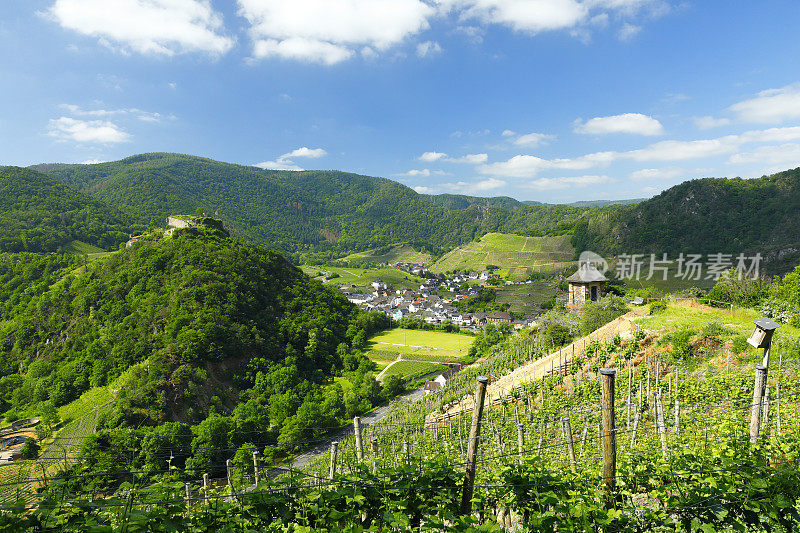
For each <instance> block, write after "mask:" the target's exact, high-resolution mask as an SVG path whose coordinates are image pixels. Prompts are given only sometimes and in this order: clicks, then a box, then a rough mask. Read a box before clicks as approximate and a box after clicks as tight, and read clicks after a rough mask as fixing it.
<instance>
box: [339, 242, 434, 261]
mask: <svg viewBox="0 0 800 533" xmlns="http://www.w3.org/2000/svg"><path fill="white" fill-rule="evenodd" d="M378 250H380V249H377V250H367V251H365V252H358V253H355V254H350V255H348V256H347V257H343V258H342V261H352V260H363V259H366V260H367V261H372V262H374V263H397V262H401V263H417V264H420V265H429V264H431V263H433V256H432V255H431V254H428V253H425V252H418V251H417V250H415V249H414V248H413V247H411V246H410V245H408V244H396V245H394V246H392V247H391V248H390V249H389V251H387V252H385V253H382V254H377V253H376V252H377V251H378Z"/></svg>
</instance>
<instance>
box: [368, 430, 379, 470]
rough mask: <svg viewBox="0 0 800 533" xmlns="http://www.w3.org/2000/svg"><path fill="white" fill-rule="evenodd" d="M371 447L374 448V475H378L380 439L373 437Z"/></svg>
mask: <svg viewBox="0 0 800 533" xmlns="http://www.w3.org/2000/svg"><path fill="white" fill-rule="evenodd" d="M369 443H370V446H371V447H372V474H373V475H375V474H377V473H378V439H377V437H372V440H371V441H369Z"/></svg>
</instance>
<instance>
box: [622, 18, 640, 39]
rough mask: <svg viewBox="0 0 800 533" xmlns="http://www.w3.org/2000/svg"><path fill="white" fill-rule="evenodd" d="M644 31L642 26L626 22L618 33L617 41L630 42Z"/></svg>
mask: <svg viewBox="0 0 800 533" xmlns="http://www.w3.org/2000/svg"><path fill="white" fill-rule="evenodd" d="M641 31H642V27H641V26H636V25H635V24H630V23H628V22H626V23H625V24H623V25H622V27H621V28H620V29H619V31H617V39H619V40H620V41H622V42H629V41H632V40H633V38H634V37H636V36H637V35H639V32H641Z"/></svg>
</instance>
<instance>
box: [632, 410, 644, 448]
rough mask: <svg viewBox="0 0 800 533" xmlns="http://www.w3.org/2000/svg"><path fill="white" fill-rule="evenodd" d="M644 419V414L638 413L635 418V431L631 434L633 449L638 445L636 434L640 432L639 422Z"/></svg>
mask: <svg viewBox="0 0 800 533" xmlns="http://www.w3.org/2000/svg"><path fill="white" fill-rule="evenodd" d="M641 418H642V412H641V411H636V414H635V415H634V416H633V431H632V432H631V448H633V445H634V444H636V433H637V432H638V431H639V420H641Z"/></svg>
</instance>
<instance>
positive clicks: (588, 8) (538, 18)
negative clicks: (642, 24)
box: [437, 0, 666, 42]
mask: <svg viewBox="0 0 800 533" xmlns="http://www.w3.org/2000/svg"><path fill="white" fill-rule="evenodd" d="M437 3H438V5H439V8H440V11H441V12H443V13H454V14H455V15H456V16H457V18H458V20H459V22H461V23H464V22H466V21H476V22H478V23H481V24H483V25H487V24H502V25H504V26H508V27H510V28H512V29H513V30H515V31H519V32H524V33H529V34H537V33H541V32H545V31H556V30H567V31H569V32H570V34H571V35H572V36H574V37H577V38H578V39H581V40H584V41H585V42H588V40H589V39H590V38H591V31H592V30H593V29H597V28H603V27H604V26H605V25H607V24H608V21H609V19H610V18H612V17H610V16H609V14H611V15H613V18H614V19H615V20H620V19H623V18H629V17H631V16H633V15H635V14H637V12H639V11H641V10H644V9H646V11H647V14H648V15H649V16H650V17H651V18H655V17H658V16H660V15H663V14H664V13H665V12H666V9H665V2H663V1H661V0H437ZM639 29H640V28H639V27H638V26H635V25H633V24H631V23H629V22H626V23H625V24H624V26H623V27H622V29H621V30H620V31H619V34H618V36H619V37H620V38H621V39H627V38H631V37H633V35H634V34H635V33H638V31H639Z"/></svg>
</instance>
